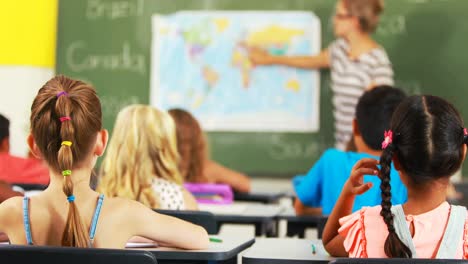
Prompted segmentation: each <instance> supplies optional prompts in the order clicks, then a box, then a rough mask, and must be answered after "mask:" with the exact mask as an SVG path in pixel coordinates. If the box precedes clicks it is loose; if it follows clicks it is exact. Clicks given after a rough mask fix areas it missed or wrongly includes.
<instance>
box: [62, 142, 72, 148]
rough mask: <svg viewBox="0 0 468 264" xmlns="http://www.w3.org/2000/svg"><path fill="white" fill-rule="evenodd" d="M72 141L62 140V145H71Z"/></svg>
mask: <svg viewBox="0 0 468 264" xmlns="http://www.w3.org/2000/svg"><path fill="white" fill-rule="evenodd" d="M72 144H73V143H72V142H71V141H62V146H69V147H71V145H72Z"/></svg>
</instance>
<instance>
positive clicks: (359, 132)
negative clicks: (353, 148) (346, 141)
mask: <svg viewBox="0 0 468 264" xmlns="http://www.w3.org/2000/svg"><path fill="white" fill-rule="evenodd" d="M353 135H355V136H360V135H361V131H360V130H359V126H358V123H357V120H356V118H355V119H353Z"/></svg>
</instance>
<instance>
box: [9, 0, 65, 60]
mask: <svg viewBox="0 0 468 264" xmlns="http://www.w3.org/2000/svg"><path fill="white" fill-rule="evenodd" d="M57 1H58V0H0V65H31V66H40V67H50V68H53V67H55V45H56V38H57V12H58V3H57Z"/></svg>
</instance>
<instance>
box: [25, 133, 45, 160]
mask: <svg viewBox="0 0 468 264" xmlns="http://www.w3.org/2000/svg"><path fill="white" fill-rule="evenodd" d="M27 143H28V146H29V151H30V152H31V154H32V155H33V156H34V157H36V158H38V159H43V156H42V153H41V151H40V150H39V147H38V146H37V145H36V141H35V140H34V137H33V135H32V134H29V135H28V138H27Z"/></svg>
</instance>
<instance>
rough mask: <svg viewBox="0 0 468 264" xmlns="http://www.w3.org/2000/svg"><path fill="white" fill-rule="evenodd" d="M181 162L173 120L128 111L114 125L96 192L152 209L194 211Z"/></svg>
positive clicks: (139, 108) (135, 108)
mask: <svg viewBox="0 0 468 264" xmlns="http://www.w3.org/2000/svg"><path fill="white" fill-rule="evenodd" d="M178 162H179V153H178V152H177V142H176V128H175V124H174V121H173V120H172V117H171V116H170V115H169V114H168V113H167V112H165V111H160V110H158V109H156V108H153V107H151V106H148V105H131V106H127V107H125V108H124V109H122V110H121V111H120V113H119V114H118V116H117V120H116V121H115V125H114V133H113V135H112V138H111V140H110V143H109V150H108V151H107V154H106V157H105V158H104V161H103V163H102V166H101V173H100V176H101V180H100V182H99V184H98V188H97V190H98V191H99V192H102V193H103V194H105V195H107V196H110V197H124V198H128V199H132V200H136V201H139V202H141V203H143V204H144V205H146V206H148V207H150V208H153V209H157V208H158V209H176V210H184V209H188V210H196V209H198V206H197V202H196V201H195V198H194V197H193V196H192V194H191V193H190V192H189V191H187V190H186V189H185V188H184V187H183V186H182V184H183V181H184V180H183V178H182V175H181V174H180V172H179V168H178V167H177V166H178Z"/></svg>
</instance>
